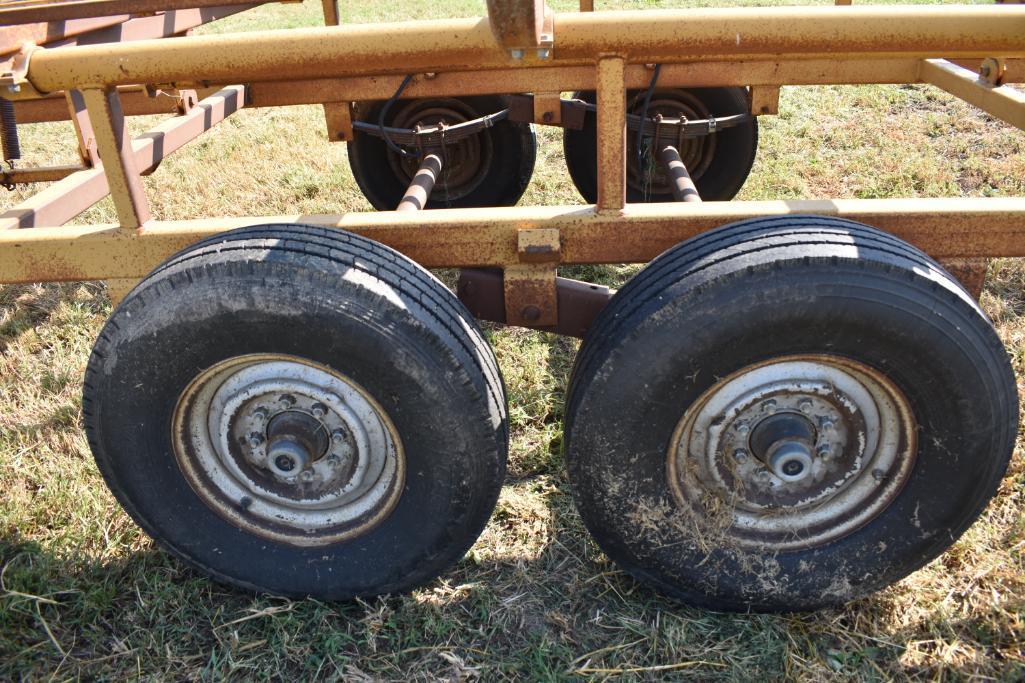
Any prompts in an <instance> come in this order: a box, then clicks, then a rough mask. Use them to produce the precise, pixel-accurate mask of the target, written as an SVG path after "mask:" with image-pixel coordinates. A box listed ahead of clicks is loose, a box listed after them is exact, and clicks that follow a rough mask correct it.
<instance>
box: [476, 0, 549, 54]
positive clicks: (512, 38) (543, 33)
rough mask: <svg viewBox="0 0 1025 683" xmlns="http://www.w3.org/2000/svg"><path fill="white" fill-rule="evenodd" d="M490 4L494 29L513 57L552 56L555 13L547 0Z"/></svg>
mask: <svg viewBox="0 0 1025 683" xmlns="http://www.w3.org/2000/svg"><path fill="white" fill-rule="evenodd" d="M487 4H488V18H489V21H490V23H491V32H492V33H493V34H494V35H495V38H496V39H497V40H498V43H499V45H501V46H502V47H504V48H505V49H507V50H509V55H510V56H511V57H512V58H513V59H516V60H522V59H527V60H535V59H536V60H540V61H547V60H548V59H551V57H552V50H553V48H554V45H555V14H554V13H553V12H552V10H551V8H550V7H548V3H547V2H545V0H533V2H530V1H528V2H523V1H522V0H487Z"/></svg>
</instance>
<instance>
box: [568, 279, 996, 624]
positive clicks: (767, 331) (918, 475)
mask: <svg viewBox="0 0 1025 683" xmlns="http://www.w3.org/2000/svg"><path fill="white" fill-rule="evenodd" d="M802 278H803V279H805V281H806V283H805V284H806V286H804V287H802V286H801V283H800V281H799V280H795V278H793V277H791V278H788V279H787V280H786V282H785V283H784V282H783V281H782V280H781V278H780V277H779V273H778V271H777V272H771V271H766V272H765V273H763V274H762V276H761V277H758V278H748V279H747V280H746V281H745V282H744V289H743V290H738V289H736V288H728V287H724V288H723V289H721V290H719V291H718V292H716V290H715V288H714V286H713V287H712V288H711V289H705V290H704V291H703V293H702V296H701V299H700V301H694V300H692V299H690V298H689V297H685V296H679V298H676V299H673V296H672V293H671V292H670V293H667V294H666V296H665V297H664V300H663V302H662V304H659V303H653V304H652V305H651V306H649V307H648V310H646V311H642V312H641V313H639V314H638V316H639V317H640V318H642V319H643V322H641V323H640V324H638V326H637V328H636V329H634V330H633V331H632V332H631V334H630V335H629V336H628V337H627V338H626V339H625V340H624V342H623V343H622V344H621V345H619V346H617V347H616V348H615V349H613V350H611V351H610V352H609V353H608V354H607V355H606V356H605V357H604V358H603V359H602V362H601V363H600V364H599V368H598V369H597V370H595V371H593V372H591V373H590V374H589V376H588V380H589V381H587V382H585V383H583V384H581V385H579V386H575V387H574V393H576V392H581V393H582V394H583V395H584V396H586V400H582V401H581V402H580V404H579V409H578V410H577V411H576V412H575V414H574V416H573V421H572V425H571V427H570V431H569V434H568V435H567V442H568V447H567V461H568V466H569V471H570V477H571V480H572V481H573V482H574V490H575V493H576V497H577V502H578V505H579V507H580V510H581V514H582V516H583V517H584V520H585V523H586V524H587V526H588V528H589V529H590V530H591V532H592V533H593V534H594V536H595V538H596V539H597V540H598V541H599V544H600V545H601V546H602V547H603V548H604V549H605V550H606V552H608V554H609V555H610V556H612V557H613V559H615V560H617V562H619V563H621V564H622V565H624V566H625V567H626V568H627V569H629V570H630V571H631V572H633V573H634V574H636V575H638V576H640V577H642V578H645V579H647V580H649V581H652V582H653V583H655V584H656V585H658V586H659V587H660V588H662V589H663V590H665V591H666V592H668V593H670V594H672V595H675V596H677V597H680V598H682V599H684V600H686V601H688V602H691V603H696V604H704V605H708V606H712V607H716V608H725V609H734V610H744V609H749V608H753V609H759V610H792V609H805V608H812V607H820V606H823V605H828V604H839V603H842V602H846V601H849V600H851V599H853V598H856V597H859V596H861V595H864V594H866V593H868V592H870V591H873V590H876V589H878V588H880V587H882V586H885V585H887V584H889V583H891V582H892V581H894V580H896V579H898V578H900V577H902V576H904V575H906V574H907V573H909V572H910V571H913V570H914V569H916V568H918V567H919V566H921V565H923V564H925V563H926V562H927V561H929V560H930V559H932V558H933V557H935V556H936V555H938V554H939V553H940V552H942V550H943V549H944V548H946V547H947V546H948V545H949V544H950V543H951V542H952V541H953V539H956V538H957V537H958V536H959V535H960V534H961V533H962V532H963V531H964V529H965V528H967V526H968V525H969V524H970V523H971V521H973V520H974V518H975V516H976V515H977V514H978V513H979V512H980V511H981V508H982V507H983V506H984V505H985V502H986V501H987V500H988V499H989V498H990V497H991V496H992V495H993V493H994V492H995V489H996V486H997V485H998V483H999V480H1000V477H1001V476H1002V473H1003V471H1004V467H1005V466H1006V460H1003V461H1001V459H1000V458H999V457H994V454H998V453H1001V452H1007V453H1009V452H1010V447H1009V445H1008V444H1006V443H999V438H998V437H996V436H995V435H996V434H998V433H999V432H1000V430H997V429H995V428H994V424H995V423H997V422H998V421H999V420H1000V419H1002V418H1004V419H1010V420H1015V418H1016V415H1007V416H1004V415H1001V414H999V413H1000V411H999V410H994V409H993V408H994V404H993V403H991V402H989V401H987V400H985V396H986V395H987V392H990V393H995V392H996V391H997V390H998V388H997V387H995V386H992V384H989V383H987V378H986V377H985V376H984V375H985V373H980V372H979V368H978V367H976V366H975V365H974V364H973V363H972V362H971V359H969V358H967V357H966V356H965V355H964V354H963V352H962V349H961V348H960V347H958V346H957V344H955V343H953V342H952V341H951V337H952V336H955V335H956V334H957V332H956V329H955V330H952V328H951V325H957V324H958V323H959V322H960V324H961V325H962V326H963V327H964V328H971V325H969V324H965V323H964V322H961V321H956V320H950V319H946V320H944V319H942V318H941V316H939V315H932V314H931V312H930V311H929V310H928V307H927V306H926V305H925V304H923V305H921V306H912V305H910V304H908V303H907V302H908V301H912V300H915V293H914V292H910V291H905V292H901V283H899V282H893V283H892V289H891V290H890V291H889V292H888V293H887V294H885V295H882V296H881V295H880V292H879V290H878V289H876V288H874V287H871V286H866V287H865V288H863V289H861V290H858V291H855V290H854V289H852V285H851V284H850V283H851V282H853V281H854V280H851V279H848V281H847V282H846V283H845V282H844V281H843V278H837V272H836V270H835V269H830V268H821V269H819V272H816V269H815V268H811V267H806V268H805V272H804V273H803V274H802ZM727 290H728V291H727ZM809 292H814V294H811V295H809ZM677 294H678V295H680V294H681V292H677ZM902 295H906V299H905V300H904V301H905V305H904V306H900V307H898V306H895V302H897V301H900V300H901V298H902ZM665 300H669V303H668V304H666V303H664V301H665ZM681 330H685V331H686V332H685V333H683V334H681ZM923 349H928V350H929V352H928V355H925V354H923V353H922V351H923ZM802 353H804V354H822V353H829V354H834V355H838V356H841V357H845V358H849V359H853V360H857V361H860V362H862V363H864V364H866V365H869V366H870V367H873V368H875V369H876V370H878V371H880V372H882V373H883V374H885V375H886V376H887V377H888V378H889V379H890V380H891V381H893V382H894V383H895V384H896V386H897V387H898V388H899V389H900V390H901V391H902V392H903V393H904V395H905V396H906V398H907V399H908V401H909V404H910V406H911V409H912V412H913V414H914V415H915V418H916V419H917V421H918V425H919V435H920V438H919V443H918V449H917V456H916V461H915V464H914V467H913V469H912V471H911V473H910V476H909V478H908V480H907V482H906V484H905V486H904V488H903V489H902V490H901V492H900V493H899V495H898V496H897V498H896V499H895V500H894V501H893V502H892V503H891V504H890V505H889V506H888V507H887V508H885V509H884V510H883V511H882V512H880V514H879V515H878V516H877V517H875V518H874V519H872V520H871V521H869V522H868V523H867V524H866V525H865V526H863V527H862V528H860V529H858V530H856V531H855V532H853V533H851V534H849V535H847V536H845V537H843V538H841V539H839V540H836V541H833V542H830V543H826V544H824V545H821V546H817V547H813V548H810V549H807V550H798V551H784V552H773V553H765V552H755V551H751V550H746V549H744V548H741V547H738V546H734V545H730V544H729V543H722V544H720V545H719V546H717V547H712V548H708V547H705V548H704V549H703V548H702V547H700V545H701V544H700V543H695V542H692V540H693V539H691V540H690V541H686V542H684V540H685V537H686V534H684V535H682V536H681V534H679V533H676V532H674V531H673V529H674V528H676V529H679V528H680V527H679V525H680V524H684V525H693V520H692V519H690V518H689V517H688V516H687V515H686V513H685V512H684V510H683V509H682V508H681V506H680V505H679V503H678V502H677V501H676V500H675V498H674V497H673V496H672V495H671V494H670V486H669V481H668V473H667V453H668V448H669V445H670V442H671V440H672V436H673V433H674V431H675V429H676V428H677V426H678V424H679V422H680V420H681V419H682V417H683V414H684V412H685V411H686V409H687V407H688V406H690V405H692V404H693V403H694V402H695V401H697V400H698V398H699V397H700V396H701V395H702V394H703V393H704V392H705V391H707V390H708V389H709V388H710V387H712V386H713V385H714V384H715V382H716V381H718V378H722V377H726V376H729V375H730V374H732V373H734V372H736V371H737V370H740V369H741V368H744V367H747V366H749V365H754V364H756V363H760V362H764V361H767V360H771V359H773V358H779V357H782V356H791V355H798V354H802ZM1004 362H1005V363H1006V360H1005V361H1004ZM966 385H974V386H975V387H976V388H975V389H974V390H972V391H969V392H967V393H970V394H971V395H972V396H975V397H978V400H975V401H973V400H971V399H970V398H969V397H968V396H966V391H965V387H966ZM619 397H629V399H628V400H629V401H630V404H631V405H638V406H643V409H640V410H624V409H623V406H622V404H621V402H620V401H621V399H620V398H619ZM971 425H974V427H972V426H971ZM660 510H661V511H663V512H664V515H661V513H660V512H659V511H660ZM653 511H654V512H653ZM645 516H647V519H645Z"/></svg>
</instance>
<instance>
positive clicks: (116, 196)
mask: <svg viewBox="0 0 1025 683" xmlns="http://www.w3.org/2000/svg"><path fill="white" fill-rule="evenodd" d="M82 97H83V98H84V99H85V106H86V111H87V112H88V114H89V122H90V123H91V124H92V127H93V134H94V135H95V136H96V151H97V153H98V154H99V156H100V159H102V160H103V169H104V172H105V173H106V175H107V187H108V189H109V191H110V196H111V197H112V198H113V200H114V210H115V211H116V212H117V219H118V221H119V222H120V223H121V227H123V228H129V229H134V228H141V227H142V226H143V225H144V224H145V223H146V222H147V221H149V220H150V218H151V215H150V211H149V202H148V201H147V200H146V192H145V190H144V189H143V187H142V174H141V173H140V172H139V168H138V164H137V163H136V161H135V153H134V150H133V149H132V138H131V136H130V135H128V132H127V131H126V130H125V116H124V114H123V113H122V112H121V100H120V99H119V98H118V96H117V90H100V89H89V90H83V91H82Z"/></svg>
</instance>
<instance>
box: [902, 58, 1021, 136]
mask: <svg viewBox="0 0 1025 683" xmlns="http://www.w3.org/2000/svg"><path fill="white" fill-rule="evenodd" d="M919 74H920V76H921V79H922V81H924V82H926V83H931V84H932V85H935V86H936V87H938V88H942V89H943V90H946V91H947V92H949V93H950V94H951V95H954V96H955V97H959V98H960V99H962V100H964V101H965V102H968V103H969V104H973V105H975V106H976V107H978V108H979V109H981V110H983V111H984V112H986V113H987V114H990V115H991V116H995V117H996V118H998V119H1002V120H1003V121H1006V122H1007V123H1009V124H1011V125H1012V126H1015V127H1016V128H1021V129H1022V130H1025V93H1023V92H1020V91H1018V90H1015V89H1013V88H1009V87H1007V86H993V85H990V84H989V83H987V82H985V81H983V80H981V79H979V76H978V74H976V73H973V72H971V71H969V70H968V69H965V68H963V67H960V66H958V65H957V64H951V63H950V62H948V61H946V60H945V59H926V60H923V61H922V63H921V66H920V72H919Z"/></svg>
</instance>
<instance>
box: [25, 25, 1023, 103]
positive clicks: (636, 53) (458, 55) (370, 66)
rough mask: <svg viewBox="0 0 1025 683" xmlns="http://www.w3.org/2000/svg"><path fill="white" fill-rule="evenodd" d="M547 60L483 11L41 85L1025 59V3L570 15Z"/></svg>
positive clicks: (221, 46) (211, 48) (57, 56)
mask: <svg viewBox="0 0 1025 683" xmlns="http://www.w3.org/2000/svg"><path fill="white" fill-rule="evenodd" d="M556 25H557V26H558V38H557V45H556V47H555V51H554V55H553V57H552V59H549V60H514V59H512V57H511V56H510V55H509V53H508V51H507V50H505V49H503V48H502V47H501V46H500V45H499V44H498V42H497V40H496V39H495V37H494V36H493V35H492V33H491V27H490V23H489V22H488V21H487V20H486V19H447V20H435V21H418V22H404V23H391V24H364V25H348V26H330V27H321V28H308V29H291V30H280V31H258V32H252V33H244V34H222V35H207V36H191V37H187V38H182V39H180V40H177V41H174V43H173V45H172V44H168V43H165V42H162V41H137V42H131V43H122V44H118V45H110V46H104V47H102V48H100V47H80V48H75V49H61V48H58V49H49V50H48V49H39V50H36V52H35V53H34V55H33V56H32V59H31V62H30V65H29V73H28V80H29V81H30V82H31V84H32V85H33V86H34V87H35V88H36V89H38V90H39V91H42V92H51V91H54V90H62V89H65V88H68V87H85V86H93V87H95V86H111V85H120V84H131V83H171V82H182V81H191V82H201V81H209V82H215V83H216V82H226V81H239V80H244V81H267V80H278V81H280V80H288V79H291V78H322V77H335V76H345V75H360V76H371V75H380V74H388V73H410V72H414V73H415V72H439V71H446V70H453V69H456V70H458V69H463V70H465V69H471V68H472V69H477V70H486V69H502V68H509V67H510V66H517V65H524V66H531V67H538V66H543V65H546V64H552V63H555V64H560V65H561V64H567V65H573V64H574V63H577V64H581V63H593V62H594V61H595V60H596V59H597V58H598V57H599V56H601V55H603V54H606V55H607V54H619V55H623V56H624V57H625V58H626V59H627V60H628V61H629V62H631V63H635V64H637V63H648V62H666V63H674V62H675V63H678V62H688V61H723V60H724V59H730V60H736V61H745V60H773V59H775V60H781V59H784V58H786V59H789V58H801V59H840V60H845V59H852V58H861V57H864V56H866V55H872V56H874V57H877V58H878V57H900V56H904V57H919V58H930V57H947V58H973V57H986V56H989V55H993V54H999V55H1001V56H1003V57H1022V56H1025V41H1022V40H1021V36H1022V35H1023V34H1025V7H1021V6H1017V5H1009V6H958V7H955V6H912V7H895V6H871V7H867V6H866V7H857V6H855V7H841V8H834V7H772V8H732V9H688V10H664V11H663V10H655V11H647V10H646V11H619V12H571V13H563V14H559V15H557V17H556Z"/></svg>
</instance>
